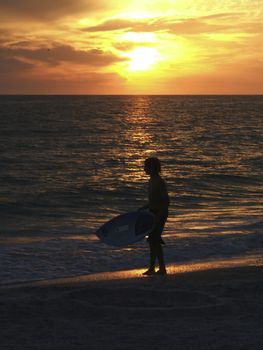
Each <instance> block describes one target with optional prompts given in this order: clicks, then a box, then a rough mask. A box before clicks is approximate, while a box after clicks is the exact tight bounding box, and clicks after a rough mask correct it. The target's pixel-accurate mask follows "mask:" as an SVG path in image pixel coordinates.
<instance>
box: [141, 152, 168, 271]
mask: <svg viewBox="0 0 263 350" xmlns="http://www.w3.org/2000/svg"><path fill="white" fill-rule="evenodd" d="M144 171H145V173H146V174H147V175H149V176H150V179H149V192H148V204H147V205H146V206H144V207H143V208H141V209H147V208H148V209H149V210H150V211H151V212H152V213H153V214H154V216H155V226H154V229H153V231H152V232H151V233H150V234H149V236H148V239H147V240H148V242H149V246H150V266H149V269H148V270H147V271H145V272H144V273H143V274H144V275H153V274H155V273H157V274H159V275H166V268H165V263H164V258H163V249H162V244H164V241H163V239H162V237H161V235H162V232H163V229H164V225H165V222H166V220H167V217H168V207H169V203H170V201H169V196H168V193H167V189H166V184H165V181H164V180H163V179H162V177H161V176H160V172H161V163H160V161H159V159H158V158H154V157H152V158H147V159H146V160H145V162H144ZM156 259H158V262H159V270H158V271H157V272H155V262H156Z"/></svg>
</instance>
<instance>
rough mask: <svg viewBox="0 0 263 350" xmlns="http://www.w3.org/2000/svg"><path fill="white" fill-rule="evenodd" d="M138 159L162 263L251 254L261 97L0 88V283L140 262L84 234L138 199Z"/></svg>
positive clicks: (261, 242)
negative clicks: (159, 228)
mask: <svg viewBox="0 0 263 350" xmlns="http://www.w3.org/2000/svg"><path fill="white" fill-rule="evenodd" d="M149 156H157V157H158V158H159V159H160V160H161V163H162V176H163V177H164V178H165V180H166V182H167V187H168V191H169V194H170V198H171V207H170V215H169V219H168V222H167V225H166V228H165V231H164V240H165V242H166V245H165V247H164V250H165V257H166V261H167V263H168V264H177V263H189V262H193V261H206V260H211V259H224V258H227V257H228V258H229V257H233V258H234V257H239V258H240V257H244V258H245V257H247V256H258V257H260V256H262V248H263V235H262V234H263V232H262V228H263V215H262V213H263V186H262V185H263V177H262V171H263V96H0V184H1V185H0V284H7V283H15V282H18V281H19V282H20V281H28V280H38V279H47V278H56V277H64V276H73V275H82V274H87V273H94V272H99V271H112V270H121V269H132V268H140V267H144V266H146V265H147V263H148V247H147V244H146V242H145V241H141V242H139V243H137V244H135V245H132V246H129V247H126V248H122V249H120V248H113V247H109V246H106V245H104V244H103V243H101V242H100V241H99V240H98V239H97V238H96V236H95V235H94V233H95V231H96V229H97V228H98V227H99V226H100V225H101V224H102V223H104V222H105V221H106V220H108V219H110V218H112V217H114V216H116V215H118V214H121V213H125V212H127V211H131V210H136V209H137V208H139V207H140V206H142V205H144V204H145V203H146V202H147V177H146V176H145V174H144V172H143V163H144V159H145V158H147V157H149Z"/></svg>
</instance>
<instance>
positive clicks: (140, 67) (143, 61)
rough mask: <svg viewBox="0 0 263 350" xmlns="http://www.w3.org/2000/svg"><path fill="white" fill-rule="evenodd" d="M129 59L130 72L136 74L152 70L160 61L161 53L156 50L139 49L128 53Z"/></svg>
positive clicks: (148, 48)
mask: <svg viewBox="0 0 263 350" xmlns="http://www.w3.org/2000/svg"><path fill="white" fill-rule="evenodd" d="M127 57H128V58H129V63H128V65H129V70H130V71H132V72H136V71H144V70H148V69H150V68H152V66H153V65H154V64H156V63H157V61H158V58H159V53H158V51H157V50H156V49H155V48H150V47H137V48H136V49H134V50H133V51H130V52H129V53H127Z"/></svg>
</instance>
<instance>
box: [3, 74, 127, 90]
mask: <svg viewBox="0 0 263 350" xmlns="http://www.w3.org/2000/svg"><path fill="white" fill-rule="evenodd" d="M123 82H124V79H123V78H121V77H120V76H118V75H117V74H114V73H104V74H102V73H101V74H100V73H94V72H90V73H88V74H81V75H79V76H78V75H76V74H74V76H70V75H68V76H65V75H63V76H59V75H55V76H52V75H45V76H29V75H26V74H25V75H15V74H10V75H9V76H7V77H3V78H2V82H1V84H0V94H21V93H23V94H111V93H113V87H115V90H114V92H115V93H121V92H122V84H123ZM117 86H118V87H119V88H117ZM118 89H119V90H118Z"/></svg>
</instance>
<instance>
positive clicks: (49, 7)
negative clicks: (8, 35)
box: [0, 0, 108, 20]
mask: <svg viewBox="0 0 263 350" xmlns="http://www.w3.org/2000/svg"><path fill="white" fill-rule="evenodd" d="M107 3H108V2H107V1H106V0H89V1H85V0H59V1H55V0H45V1H42V0H0V14H1V15H2V16H1V17H5V18H6V17H7V16H11V17H13V16H15V17H17V18H31V19H36V20H41V19H45V20H46V19H56V18H59V17H61V16H67V15H72V14H76V13H83V14H85V13H86V14H87V15H88V14H89V12H90V11H97V10H103V9H105V7H107Z"/></svg>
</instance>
